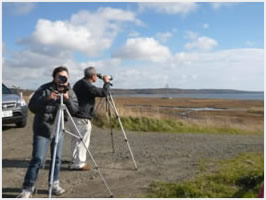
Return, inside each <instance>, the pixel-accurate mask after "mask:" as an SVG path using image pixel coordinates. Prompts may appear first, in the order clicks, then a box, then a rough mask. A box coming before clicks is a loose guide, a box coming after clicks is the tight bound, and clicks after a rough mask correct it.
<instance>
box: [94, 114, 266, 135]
mask: <svg viewBox="0 0 266 200" xmlns="http://www.w3.org/2000/svg"><path fill="white" fill-rule="evenodd" d="M121 121H122V124H123V126H124V128H125V129H126V130H131V131H141V132H169V133H211V134H248V133H253V134H259V133H263V130H256V131H253V132H251V131H248V130H245V129H239V128H232V127H230V126H223V127H218V126H217V127H215V126H208V125H205V124H200V123H197V124H196V123H190V122H184V121H175V120H172V119H155V118H148V117H121ZM93 123H94V125H96V126H98V127H103V128H108V127H110V122H109V120H108V119H107V118H106V117H103V116H98V117H96V118H95V119H94V121H93ZM112 126H113V127H114V128H119V122H118V120H116V119H112Z"/></svg>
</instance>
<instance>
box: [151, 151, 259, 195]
mask: <svg viewBox="0 0 266 200" xmlns="http://www.w3.org/2000/svg"><path fill="white" fill-rule="evenodd" d="M217 162H218V163H217V164H218V166H219V168H218V169H217V170H215V171H214V172H212V173H208V172H205V173H203V174H201V175H200V176H198V177H196V178H194V179H192V180H189V181H185V182H184V183H163V182H153V183H152V184H151V186H150V188H151V193H150V195H148V197H153V198H254V197H257V196H258V193H259V189H260V187H261V184H262V183H263V181H264V155H263V153H244V154H241V155H239V156H237V157H235V158H233V159H230V160H226V161H217Z"/></svg>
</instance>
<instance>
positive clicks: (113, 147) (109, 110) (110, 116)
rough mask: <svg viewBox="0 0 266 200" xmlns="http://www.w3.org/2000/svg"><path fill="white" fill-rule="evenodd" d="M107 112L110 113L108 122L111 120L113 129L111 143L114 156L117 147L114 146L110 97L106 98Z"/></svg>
mask: <svg viewBox="0 0 266 200" xmlns="http://www.w3.org/2000/svg"><path fill="white" fill-rule="evenodd" d="M106 111H107V113H108V120H109V124H110V127H111V142H112V149H113V154H114V153H115V145H114V136H113V125H112V113H111V109H110V105H109V101H108V97H106Z"/></svg>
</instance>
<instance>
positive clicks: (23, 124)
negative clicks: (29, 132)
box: [16, 120, 27, 128]
mask: <svg viewBox="0 0 266 200" xmlns="http://www.w3.org/2000/svg"><path fill="white" fill-rule="evenodd" d="M16 125H17V127H18V128H23V127H25V126H26V125H27V120H23V121H21V122H17V123H16Z"/></svg>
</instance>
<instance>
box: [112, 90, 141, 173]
mask: <svg viewBox="0 0 266 200" xmlns="http://www.w3.org/2000/svg"><path fill="white" fill-rule="evenodd" d="M109 97H110V99H108V101H109V104H111V106H112V108H113V109H114V112H115V115H116V117H117V119H118V122H119V125H120V127H121V130H122V132H123V135H124V138H125V142H126V143H127V146H128V150H129V152H130V155H131V157H132V160H133V163H134V165H135V169H136V170H137V169H138V167H137V164H136V161H135V159H134V155H133V153H132V150H131V148H130V144H129V142H128V139H127V136H126V132H125V130H124V127H123V124H122V122H121V119H120V116H119V114H118V111H117V108H116V106H115V103H114V100H113V98H112V95H111V93H110V94H109Z"/></svg>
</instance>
